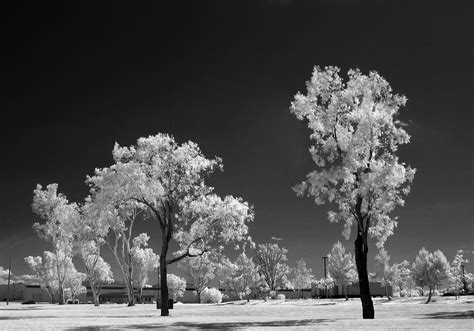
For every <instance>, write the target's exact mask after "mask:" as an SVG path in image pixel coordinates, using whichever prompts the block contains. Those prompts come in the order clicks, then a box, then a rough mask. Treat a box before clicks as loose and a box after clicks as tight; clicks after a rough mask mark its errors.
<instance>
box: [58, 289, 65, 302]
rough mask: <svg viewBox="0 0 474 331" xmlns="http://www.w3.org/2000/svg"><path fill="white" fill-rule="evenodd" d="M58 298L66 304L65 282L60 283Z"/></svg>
mask: <svg viewBox="0 0 474 331" xmlns="http://www.w3.org/2000/svg"><path fill="white" fill-rule="evenodd" d="M58 292H59V293H58V300H59V304H60V305H64V288H63V284H59V291H58Z"/></svg>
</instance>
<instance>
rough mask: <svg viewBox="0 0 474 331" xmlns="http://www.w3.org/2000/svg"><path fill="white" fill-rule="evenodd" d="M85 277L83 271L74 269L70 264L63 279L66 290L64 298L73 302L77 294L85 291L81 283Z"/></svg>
mask: <svg viewBox="0 0 474 331" xmlns="http://www.w3.org/2000/svg"><path fill="white" fill-rule="evenodd" d="M86 279H87V275H86V274H85V273H82V272H79V271H77V270H76V268H75V267H74V265H72V266H71V267H70V268H69V269H68V271H67V274H66V278H65V280H64V288H65V292H66V298H67V299H70V300H72V301H73V302H74V300H75V299H76V298H77V296H78V295H79V294H82V293H86V292H87V289H86V287H85V286H84V285H83V282H84V281H85V280H86Z"/></svg>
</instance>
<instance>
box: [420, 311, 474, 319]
mask: <svg viewBox="0 0 474 331" xmlns="http://www.w3.org/2000/svg"><path fill="white" fill-rule="evenodd" d="M422 318H434V319H459V318H460V319H463V318H474V310H466V311H444V312H438V313H430V314H425V317H422Z"/></svg>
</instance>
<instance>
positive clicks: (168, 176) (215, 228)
mask: <svg viewBox="0 0 474 331" xmlns="http://www.w3.org/2000/svg"><path fill="white" fill-rule="evenodd" d="M112 154H113V157H114V161H115V164H113V165H112V166H110V167H108V168H103V169H96V171H95V174H94V176H92V177H89V178H88V183H89V185H90V186H91V194H92V195H94V196H95V197H96V198H98V199H100V200H102V201H107V202H108V204H109V205H111V206H117V205H125V206H127V207H128V208H127V209H128V210H137V209H141V210H145V217H147V218H150V219H153V220H155V221H156V222H157V223H158V224H159V226H160V232H161V252H160V267H159V269H160V287H161V289H162V290H161V298H160V300H161V315H162V316H168V315H169V309H168V290H167V286H168V285H167V281H166V279H167V267H168V265H170V264H172V263H175V262H179V261H180V260H182V259H184V258H186V257H196V256H200V255H202V254H204V253H205V252H206V251H209V249H210V247H211V246H212V245H214V244H216V243H224V244H229V243H232V242H239V241H242V240H247V239H249V237H248V235H247V233H248V226H247V223H248V222H249V221H251V220H253V211H252V208H251V207H250V206H249V205H248V204H247V203H246V202H244V201H242V199H240V198H234V197H232V196H226V197H225V198H224V199H222V198H220V197H219V196H217V195H215V194H213V193H212V191H213V189H212V188H211V187H208V186H206V184H205V178H206V177H207V176H208V175H209V174H211V173H212V172H213V171H214V170H215V169H222V161H221V159H219V158H214V159H207V158H206V157H205V156H204V155H203V154H202V152H201V150H200V149H199V147H198V145H197V144H196V143H193V142H191V141H189V142H186V143H183V144H178V143H177V142H176V141H175V139H174V138H173V137H172V136H169V135H166V134H157V135H155V136H149V137H146V138H140V139H138V141H137V145H135V146H131V147H121V146H119V145H118V144H115V146H114V149H113V152H112ZM131 204H136V205H131ZM172 239H174V240H175V241H176V242H177V243H178V245H179V248H180V249H179V250H178V251H177V252H175V254H174V257H173V258H169V256H168V251H169V248H170V247H169V246H170V241H171V240H172Z"/></svg>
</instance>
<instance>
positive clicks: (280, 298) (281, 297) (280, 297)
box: [277, 294, 285, 300]
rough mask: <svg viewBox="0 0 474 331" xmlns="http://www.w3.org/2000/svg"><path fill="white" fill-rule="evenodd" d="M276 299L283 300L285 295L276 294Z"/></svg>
mask: <svg viewBox="0 0 474 331" xmlns="http://www.w3.org/2000/svg"><path fill="white" fill-rule="evenodd" d="M277 300H285V295H284V294H278V295H277Z"/></svg>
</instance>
